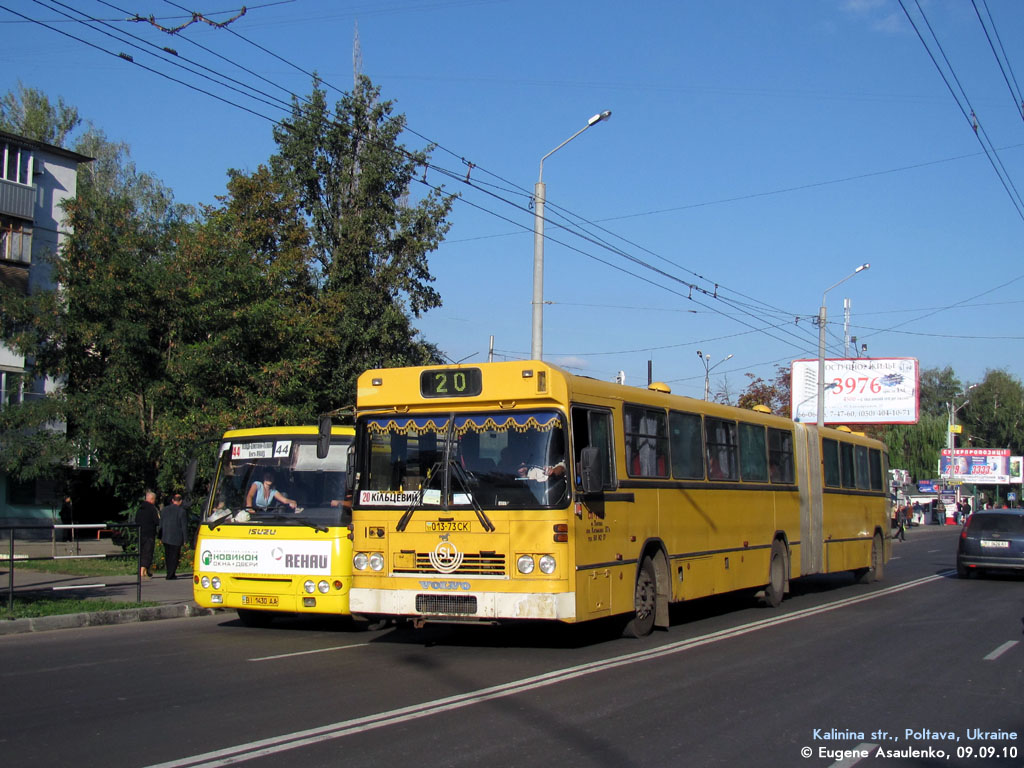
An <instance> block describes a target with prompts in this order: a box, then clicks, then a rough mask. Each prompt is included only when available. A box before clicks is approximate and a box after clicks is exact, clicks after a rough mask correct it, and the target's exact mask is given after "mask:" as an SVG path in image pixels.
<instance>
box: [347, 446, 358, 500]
mask: <svg viewBox="0 0 1024 768" xmlns="http://www.w3.org/2000/svg"><path fill="white" fill-rule="evenodd" d="M345 464H346V465H347V466H346V468H345V496H351V495H352V491H353V490H355V487H356V446H355V443H353V444H352V445H350V446H349V447H348V456H347V458H346V460H345Z"/></svg>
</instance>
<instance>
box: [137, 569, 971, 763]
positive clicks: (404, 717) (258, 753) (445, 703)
mask: <svg viewBox="0 0 1024 768" xmlns="http://www.w3.org/2000/svg"><path fill="white" fill-rule="evenodd" d="M951 573H952V571H949V572H945V573H939V574H935V575H933V576H925V577H924V578H920V579H915V580H914V581H908V582H907V583H906V584H899V585H897V586H895V587H887V588H885V589H880V590H878V591H876V592H870V593H868V594H866V595H858V596H857V597H850V598H847V599H845V600H838V601H836V602H834V603H827V604H825V605H819V606H815V607H814V608H805V609H804V610H801V611H794V612H793V613H788V614H785V615H783V616H775V617H772V618H769V619H762V620H761V621H754V622H751V623H749V624H741V625H740V626H738V627H733V628H732V629H723V630H719V631H718V632H711V633H709V634H707V635H701V636H699V637H693V638H689V639H686V640H679V641H677V642H674V643H669V644H667V645H662V646H659V647H657V648H650V649H647V650H643V651H635V652H633V653H627V654H623V655H621V656H613V657H612V658H610V659H603V660H600V661H592V662H589V663H587V664H580V665H579V666H575V667H566V668H565V669H557V670H553V671H551V672H545V673H544V674H541V675H536V676H534V677H527V678H523V679H521V680H513V681H511V682H508V683H502V684H501V685H495V686H491V687H489V688H481V689H480V690H477V691H470V692H468V693H460V694H457V695H455V696H447V697H445V698H443V699H435V700H434V701H425V702H422V703H420V704H413V705H411V706H408V707H401V708H399V709H393V710H390V711H388V712H380V713H378V714H375V715H366V716H364V717H357V718H353V719H352V720H343V721H341V722H338V723H331V724H328V725H323V726H320V727H319V728H310V729H308V730H305V731H296V732H294V733H286V734H284V735H281V736H273V737H270V738H267V739H260V740H258V741H251V742H249V743H247V744H239V745H237V746H234V747H227V748H225V749H218V750H214V751H213V752H206V753H204V754H201V755H193V756H192V757H185V758H182V759H180V760H170V761H168V762H164V763H156V764H155V765H151V766H148V767H147V768H186V767H188V768H220V766H225V765H234V764H235V763H240V762H244V761H246V760H253V759H256V758H259V757H266V756H268V755H274V754H278V753H281V752H286V751H288V750H291V749H298V748H299V747H304V746H307V745H310V744H317V743H320V742H324V741H329V740H331V739H338V738H341V737H343V736H350V735H352V734H356V733H365V732H366V731H373V730H376V729H378V728H384V727H387V726H390V725H397V724H399V723H405V722H409V721H410V720H419V719H421V718H424V717H429V716H431V715H436V714H438V713H440V712H450V711H452V710H457V709H463V708H465V707H470V706H472V705H474V704H479V703H481V702H484V701H491V700H493V699H502V698H505V697H508V696H514V695H517V694H520V693H524V692H526V691H532V690H536V689H538V688H546V687H547V686H549V685H556V684H558V683H564V682H566V681H568V680H574V679H576V678H579V677H586V676H588V675H592V674H594V673H596V672H603V671H605V670H608V669H615V668H617V667H623V666H627V665H629V664H636V663H639V662H642V661H649V660H651V659H658V658H661V657H663V656H671V655H674V654H676V653H681V652H683V651H688V650H690V649H691V648H700V647H701V646H705V645H710V644H712V643H717V642H721V641H722V640H729V639H732V638H734V637H740V636H742V635H746V634H750V633H751V632H758V631H760V630H762V629H768V628H769V627H775V626H778V625H780V624H789V623H790V622H793V621H799V620H801V619H805V618H808V617H810V616H817V615H819V614H823V613H829V612H831V611H835V610H838V609H840V608H845V607H847V606H850V605H857V604H858V603H864V602H867V601H868V600H875V599H877V598H880V597H886V596H888V595H892V594H896V593H897V592H904V591H906V590H908V589H914V588H916V587H920V586H923V585H925V584H929V583H931V582H933V581H938V580H939V579H944V578H947V577H948V576H949V575H950V574H951Z"/></svg>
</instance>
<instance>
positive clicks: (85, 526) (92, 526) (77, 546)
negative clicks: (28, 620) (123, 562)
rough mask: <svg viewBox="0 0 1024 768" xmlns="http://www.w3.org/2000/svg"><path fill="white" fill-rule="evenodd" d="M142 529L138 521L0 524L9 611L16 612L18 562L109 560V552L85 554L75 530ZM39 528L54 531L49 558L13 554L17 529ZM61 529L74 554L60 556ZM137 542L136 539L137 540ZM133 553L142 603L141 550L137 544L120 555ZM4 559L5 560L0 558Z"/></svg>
mask: <svg viewBox="0 0 1024 768" xmlns="http://www.w3.org/2000/svg"><path fill="white" fill-rule="evenodd" d="M138 528H139V526H138V524H137V523H77V524H70V525H65V524H60V523H58V524H56V525H16V526H6V525H4V526H0V531H6V532H7V537H6V538H7V539H8V542H9V545H8V554H7V558H6V559H7V611H8V613H13V611H14V566H15V563H25V562H30V561H33V560H95V559H106V558H107V553H97V554H82V553H81V543H82V542H81V541H80V540H77V541H76V539H75V531H79V530H88V531H96V537H97V539H98V538H99V534H100V532H101V531H114V530H118V529H124V530H126V531H132V530H134V531H137V530H138ZM38 530H49V531H51V534H50V537H51V545H52V547H53V550H52V552H53V554H51V555H50V556H49V557H39V556H36V557H28V556H21V557H18V558H15V556H14V540H15V536H14V532H15V531H38ZM58 530H68V531H70V533H71V540H70V541H68V542H62V543H67V544H72V545H74V550H75V552H74V554H69V555H58V554H57V550H56V546H57V542H56V535H57V534H56V532H57V531H58ZM136 541H137V539H136ZM133 555H134V557H135V560H136V563H135V582H136V583H135V602H137V603H141V602H142V553H141V552H140V551H139V548H138V546H136V547H135V551H134V552H131V551H125V552H124V553H122V554H119V555H117V557H132V556H133ZM0 562H2V561H0ZM106 586H107V584H105V583H104V584H74V585H70V586H62V587H51V589H52V590H53V591H67V590H73V589H101V588H103V587H106Z"/></svg>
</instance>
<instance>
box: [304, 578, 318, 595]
mask: <svg viewBox="0 0 1024 768" xmlns="http://www.w3.org/2000/svg"><path fill="white" fill-rule="evenodd" d="M302 588H303V589H304V590H306V591H307V592H308V593H309V594H311V595H312V594H313V593H314V592H316V584H314V583H313V580H312V579H306V582H305V583H304V584H303V585H302Z"/></svg>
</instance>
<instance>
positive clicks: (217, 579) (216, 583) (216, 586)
mask: <svg viewBox="0 0 1024 768" xmlns="http://www.w3.org/2000/svg"><path fill="white" fill-rule="evenodd" d="M210 583H211V584H213V588H214V589H220V576H214V577H213V579H211V581H210Z"/></svg>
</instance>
